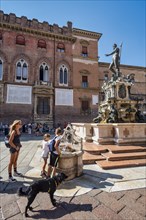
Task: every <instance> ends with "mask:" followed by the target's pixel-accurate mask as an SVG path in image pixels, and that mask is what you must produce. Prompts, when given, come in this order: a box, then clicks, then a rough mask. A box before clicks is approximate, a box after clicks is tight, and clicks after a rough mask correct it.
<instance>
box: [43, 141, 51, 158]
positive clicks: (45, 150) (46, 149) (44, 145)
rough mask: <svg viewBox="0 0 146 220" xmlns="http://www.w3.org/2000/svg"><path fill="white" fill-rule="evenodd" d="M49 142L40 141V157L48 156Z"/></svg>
mask: <svg viewBox="0 0 146 220" xmlns="http://www.w3.org/2000/svg"><path fill="white" fill-rule="evenodd" d="M49 142H50V141H44V140H43V141H42V146H43V151H42V153H41V157H48V154H49V147H48V144H49Z"/></svg>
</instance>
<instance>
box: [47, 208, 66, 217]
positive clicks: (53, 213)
mask: <svg viewBox="0 0 146 220" xmlns="http://www.w3.org/2000/svg"><path fill="white" fill-rule="evenodd" d="M45 214H46V216H47V219H60V218H62V217H63V216H65V215H67V214H68V212H67V210H65V209H64V208H62V207H56V208H54V209H51V210H47V211H45Z"/></svg>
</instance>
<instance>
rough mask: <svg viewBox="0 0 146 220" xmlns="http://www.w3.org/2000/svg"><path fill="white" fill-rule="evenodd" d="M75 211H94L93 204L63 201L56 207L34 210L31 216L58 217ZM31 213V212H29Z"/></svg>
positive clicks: (40, 217)
mask: <svg viewBox="0 0 146 220" xmlns="http://www.w3.org/2000/svg"><path fill="white" fill-rule="evenodd" d="M75 211H84V212H86V211H87V212H92V204H74V203H66V202H61V203H59V205H58V206H57V207H56V208H53V209H51V210H35V209H33V210H32V213H31V216H30V218H34V219H42V218H47V219H58V218H61V217H65V215H67V214H68V213H69V214H71V213H72V212H75ZM34 213H37V214H34ZM29 214H30V212H29Z"/></svg>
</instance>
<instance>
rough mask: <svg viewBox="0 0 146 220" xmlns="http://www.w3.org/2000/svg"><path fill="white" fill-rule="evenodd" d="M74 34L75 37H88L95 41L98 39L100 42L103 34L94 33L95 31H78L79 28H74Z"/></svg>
mask: <svg viewBox="0 0 146 220" xmlns="http://www.w3.org/2000/svg"><path fill="white" fill-rule="evenodd" d="M72 33H73V34H74V35H80V36H86V37H89V38H94V39H98V40H99V39H100V37H101V36H102V34H101V33H97V32H93V31H87V30H82V29H78V28H73V29H72Z"/></svg>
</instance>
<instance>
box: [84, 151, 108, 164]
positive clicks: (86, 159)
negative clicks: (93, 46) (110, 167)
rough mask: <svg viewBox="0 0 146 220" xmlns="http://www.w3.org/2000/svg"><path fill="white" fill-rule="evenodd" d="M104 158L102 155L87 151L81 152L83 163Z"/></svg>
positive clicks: (92, 162) (91, 162) (90, 162)
mask: <svg viewBox="0 0 146 220" xmlns="http://www.w3.org/2000/svg"><path fill="white" fill-rule="evenodd" d="M97 160H98V161H100V160H106V159H105V158H104V157H103V156H102V155H93V154H90V153H88V152H86V151H85V152H84V154H83V164H94V163H95V161H97Z"/></svg>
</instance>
